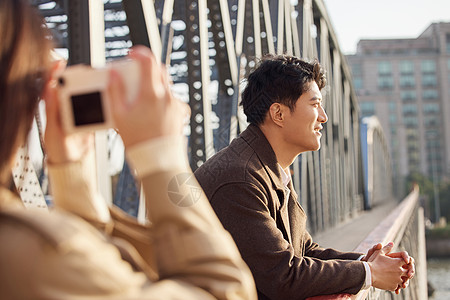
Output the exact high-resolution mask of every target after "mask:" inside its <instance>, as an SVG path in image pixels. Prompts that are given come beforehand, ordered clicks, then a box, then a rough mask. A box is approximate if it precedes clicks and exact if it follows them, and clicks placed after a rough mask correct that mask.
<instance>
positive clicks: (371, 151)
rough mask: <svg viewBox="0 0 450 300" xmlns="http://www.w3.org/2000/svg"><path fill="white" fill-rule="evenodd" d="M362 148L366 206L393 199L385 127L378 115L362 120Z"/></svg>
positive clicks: (368, 207) (370, 206)
mask: <svg viewBox="0 0 450 300" xmlns="http://www.w3.org/2000/svg"><path fill="white" fill-rule="evenodd" d="M361 146H362V147H361V148H362V159H363V167H364V168H363V169H364V181H365V182H364V186H365V187H366V189H365V202H364V204H365V208H366V209H370V208H372V207H373V206H376V205H378V204H381V203H383V202H386V201H389V200H391V199H392V197H393V196H392V170H391V164H390V157H389V150H388V146H387V142H386V139H385V136H384V133H383V128H382V127H381V124H380V122H379V120H378V119H377V117H375V116H371V117H366V118H363V119H362V120H361Z"/></svg>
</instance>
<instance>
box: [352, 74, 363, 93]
mask: <svg viewBox="0 0 450 300" xmlns="http://www.w3.org/2000/svg"><path fill="white" fill-rule="evenodd" d="M353 85H354V86H355V89H357V90H360V89H362V88H363V81H362V78H361V77H355V78H353Z"/></svg>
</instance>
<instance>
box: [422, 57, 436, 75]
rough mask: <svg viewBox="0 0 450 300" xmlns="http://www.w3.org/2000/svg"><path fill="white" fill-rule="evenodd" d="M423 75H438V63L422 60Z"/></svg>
mask: <svg viewBox="0 0 450 300" xmlns="http://www.w3.org/2000/svg"><path fill="white" fill-rule="evenodd" d="M421 67H422V73H436V62H435V61H434V60H431V59H427V60H422V64H421Z"/></svg>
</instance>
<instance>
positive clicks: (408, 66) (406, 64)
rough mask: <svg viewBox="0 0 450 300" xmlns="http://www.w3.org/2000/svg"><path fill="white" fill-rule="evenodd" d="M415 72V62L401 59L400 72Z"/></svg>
mask: <svg viewBox="0 0 450 300" xmlns="http://www.w3.org/2000/svg"><path fill="white" fill-rule="evenodd" d="M412 73H414V63H413V62H412V61H410V60H402V61H400V74H412Z"/></svg>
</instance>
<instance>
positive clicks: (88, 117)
mask: <svg viewBox="0 0 450 300" xmlns="http://www.w3.org/2000/svg"><path fill="white" fill-rule="evenodd" d="M71 101H72V108H73V114H74V116H73V119H74V123H75V126H83V125H90V124H98V123H104V122H105V117H104V115H103V105H102V94H101V93H100V92H93V93H87V94H80V95H72V97H71Z"/></svg>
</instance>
